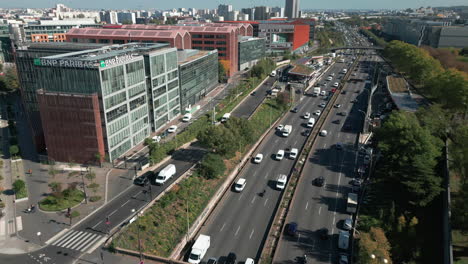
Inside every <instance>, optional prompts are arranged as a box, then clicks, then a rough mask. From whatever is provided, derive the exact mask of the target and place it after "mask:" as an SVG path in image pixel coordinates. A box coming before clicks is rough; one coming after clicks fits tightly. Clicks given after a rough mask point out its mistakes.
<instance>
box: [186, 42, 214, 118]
mask: <svg viewBox="0 0 468 264" xmlns="http://www.w3.org/2000/svg"><path fill="white" fill-rule="evenodd" d="M177 55H178V56H177V57H178V60H179V82H180V102H181V109H182V110H187V111H190V110H192V109H194V108H193V107H194V106H195V104H196V103H198V102H199V101H200V100H201V99H203V98H204V97H205V96H206V94H207V93H209V92H210V91H211V90H213V88H215V87H216V85H217V84H218V52H217V51H216V50H211V51H201V50H193V49H192V50H182V51H177Z"/></svg>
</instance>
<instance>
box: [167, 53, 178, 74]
mask: <svg viewBox="0 0 468 264" xmlns="http://www.w3.org/2000/svg"><path fill="white" fill-rule="evenodd" d="M173 69H177V52H176V51H173V52H169V53H166V71H170V70H173Z"/></svg>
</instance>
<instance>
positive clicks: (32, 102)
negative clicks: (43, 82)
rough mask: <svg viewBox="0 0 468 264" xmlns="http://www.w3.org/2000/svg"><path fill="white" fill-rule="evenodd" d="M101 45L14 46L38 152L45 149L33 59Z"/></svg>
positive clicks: (21, 87)
mask: <svg viewBox="0 0 468 264" xmlns="http://www.w3.org/2000/svg"><path fill="white" fill-rule="evenodd" d="M102 46H103V45H102V44H101V45H99V44H81V43H80V44H74V43H67V42H56V43H31V42H29V43H25V44H22V45H20V46H18V47H17V48H16V56H15V62H16V67H17V71H18V80H19V83H20V92H21V100H22V104H23V107H24V110H25V112H26V116H27V119H28V124H29V127H30V129H31V134H32V136H33V141H34V145H35V147H36V150H37V151H38V152H39V153H41V152H44V151H45V141H44V132H43V130H42V121H41V117H40V113H39V105H38V103H37V94H36V92H37V90H39V89H40V87H41V86H40V85H39V82H38V80H39V74H38V71H37V70H38V69H37V68H36V67H34V59H36V58H40V57H45V56H50V55H57V54H63V53H69V52H75V51H82V50H86V49H95V48H99V47H102Z"/></svg>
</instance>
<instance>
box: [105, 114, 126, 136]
mask: <svg viewBox="0 0 468 264" xmlns="http://www.w3.org/2000/svg"><path fill="white" fill-rule="evenodd" d="M128 125H129V121H128V117H127V116H125V117H123V118H120V119H118V120H116V121H115V122H113V123H111V124H109V125H107V131H108V133H109V136H112V135H114V134H115V133H116V132H118V131H120V130H122V129H123V128H124V127H127V126H128Z"/></svg>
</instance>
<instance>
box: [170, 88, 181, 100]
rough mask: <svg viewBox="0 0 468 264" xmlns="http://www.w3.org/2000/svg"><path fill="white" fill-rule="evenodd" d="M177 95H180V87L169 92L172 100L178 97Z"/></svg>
mask: <svg viewBox="0 0 468 264" xmlns="http://www.w3.org/2000/svg"><path fill="white" fill-rule="evenodd" d="M177 96H179V90H178V89H177V90H174V91H171V92H170V93H169V100H172V99H174V98H176V97H177Z"/></svg>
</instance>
